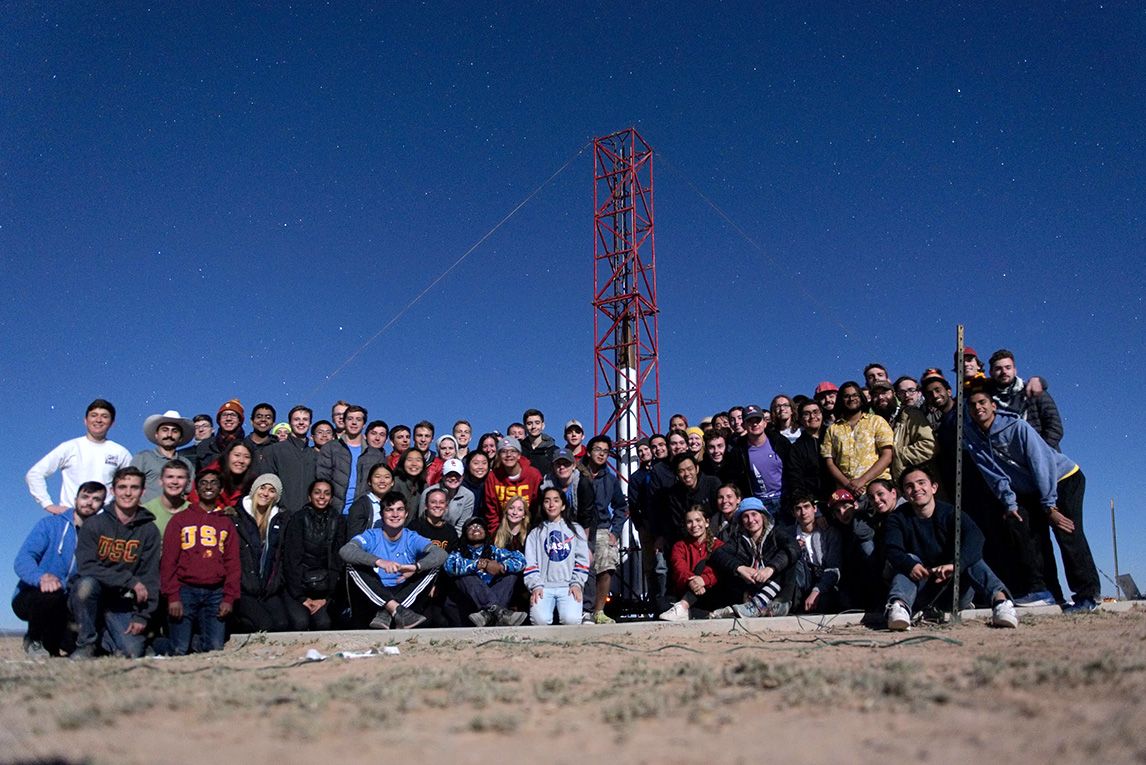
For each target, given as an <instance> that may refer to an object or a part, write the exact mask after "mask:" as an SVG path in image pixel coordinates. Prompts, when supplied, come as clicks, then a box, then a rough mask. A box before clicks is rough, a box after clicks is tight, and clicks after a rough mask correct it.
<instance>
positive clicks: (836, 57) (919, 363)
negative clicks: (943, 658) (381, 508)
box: [0, 3, 1146, 623]
mask: <svg viewBox="0 0 1146 765" xmlns="http://www.w3.org/2000/svg"><path fill="white" fill-rule="evenodd" d="M0 13H2V14H3V18H2V21H3V23H0V51H3V52H2V53H0V89H2V90H0V93H2V96H0V147H2V150H0V178H2V183H0V274H2V276H3V283H4V285H5V287H6V289H7V297H6V299H5V300H4V301H3V307H2V309H0V325H2V326H3V333H2V334H0V352H2V354H3V359H4V360H5V363H4V364H3V365H2V366H0V381H2V382H0V384H2V386H3V387H2V389H3V391H4V392H5V398H6V400H7V401H8V403H9V405H10V407H11V408H12V415H11V416H10V417H9V421H8V424H9V429H8V432H7V434H6V436H7V437H6V438H5V439H4V442H3V445H0V497H2V498H3V500H4V507H5V512H6V513H7V516H8V517H9V519H10V528H11V533H10V534H9V535H7V538H6V540H5V541H4V542H0V559H3V560H6V561H10V560H11V558H12V557H13V555H14V552H15V549H16V546H17V545H18V543H19V540H20V538H22V536H23V534H24V533H25V532H26V530H27V529H28V528H30V526H31V524H32V523H33V522H34V521H35V520H36V518H37V517H38V513H39V512H40V511H39V510H38V508H37V507H36V505H35V504H34V503H33V502H32V501H31V499H30V498H29V497H28V495H27V492H26V491H25V489H24V487H23V474H24V472H25V471H26V470H27V468H28V467H29V466H30V465H31V464H32V462H34V461H35V460H36V459H38V458H39V456H40V455H42V454H43V453H44V452H46V451H47V450H48V449H50V448H51V447H52V446H54V445H55V444H56V443H58V442H59V441H61V440H63V439H65V438H67V437H71V436H74V435H79V434H80V433H82V425H81V418H82V414H83V409H84V406H85V405H86V404H87V402H88V401H89V400H91V399H92V398H94V397H96V396H104V397H107V398H110V399H111V400H113V401H114V402H115V403H116V404H117V406H118V407H119V409H120V420H119V422H118V423H117V426H116V428H115V429H114V430H113V431H112V436H113V438H115V439H116V440H118V441H120V442H121V443H123V444H124V445H126V446H127V447H128V448H129V449H131V450H132V451H136V450H138V449H141V448H143V447H144V446H145V442H144V440H143V437H142V433H141V431H140V426H141V423H142V420H143V418H144V417H145V416H146V415H147V414H150V413H154V412H159V411H163V410H165V409H168V408H177V409H179V410H181V411H182V412H184V413H185V414H191V413H194V412H197V411H211V412H213V411H214V410H215V409H216V408H217V407H218V405H219V404H220V403H221V402H222V401H224V400H226V399H228V398H231V397H233V396H236V395H238V396H239V397H240V398H241V399H242V400H243V402H244V403H245V404H247V405H248V407H249V406H250V405H253V404H254V403H255V402H256V401H258V400H262V399H267V400H269V401H271V402H272V403H274V404H275V405H276V406H278V407H279V409H280V411H282V412H285V411H286V409H288V408H289V407H290V406H291V405H292V404H294V403H297V402H300V401H302V402H306V403H309V404H311V405H312V406H314V407H315V408H316V409H322V410H324V411H328V410H329V404H330V403H331V402H332V401H333V400H335V399H336V398H347V399H350V400H354V401H357V402H361V403H364V404H366V405H367V406H368V408H369V409H370V410H371V415H372V416H381V417H383V418H384V419H386V420H388V421H389V422H390V423H392V424H393V423H396V422H406V423H410V422H412V421H414V420H416V419H420V418H422V417H428V418H430V419H433V420H435V421H436V422H438V423H439V424H440V425H442V426H447V427H448V425H449V423H452V422H453V420H454V419H456V418H457V417H460V416H467V417H469V418H470V419H471V420H473V422H474V424H475V428H477V429H478V430H479V431H480V430H485V429H490V428H493V427H499V428H504V426H505V425H506V424H507V423H508V422H509V421H510V420H512V419H516V418H517V417H519V416H520V413H521V410H522V409H523V408H525V407H526V406H531V405H537V406H539V407H540V408H542V409H543V410H545V411H546V413H547V414H548V416H549V428H550V430H560V423H562V422H564V420H565V419H567V418H569V417H571V416H576V417H578V418H579V419H582V420H591V419H592V366H591V364H592V342H593V339H592V312H591V308H590V304H589V302H590V300H591V291H592V176H591V172H592V170H591V151H589V150H586V151H584V152H583V153H581V154H580V155H577V152H578V150H579V149H581V148H582V147H583V146H584V145H585V143H586V141H588V140H589V139H591V138H592V137H593V136H595V135H603V134H605V133H609V132H612V131H614V130H618V129H621V128H624V127H627V126H630V125H636V126H637V127H638V128H639V129H640V130H641V132H642V134H643V135H644V137H645V138H646V139H647V140H648V141H649V143H650V144H652V145H653V146H654V147H655V149H656V150H657V152H658V154H659V156H658V158H657V160H656V165H655V167H656V170H655V173H656V211H657V254H658V275H659V280H660V281H659V284H660V305H661V309H662V316H661V323H660V326H661V334H662V337H661V364H662V371H661V374H662V380H661V382H662V390H663V399H664V402H665V404H664V406H665V411H664V415H665V419H666V420H667V415H668V413H669V412H671V411H676V410H680V411H684V412H686V413H688V414H689V415H690V416H692V417H695V418H699V416H701V415H703V414H707V413H711V412H712V411H714V410H716V409H718V408H724V407H726V406H728V405H730V404H732V403H748V402H752V401H756V402H761V403H766V402H767V401H768V400H769V399H770V398H771V397H772V395H774V394H775V393H779V392H785V393H788V394H793V393H797V392H804V393H810V392H811V389H812V387H813V386H814V385H815V383H816V382H818V381H819V380H821V379H832V380H835V381H836V382H840V381H842V380H844V379H848V378H856V377H858V376H859V375H860V371H861V369H862V367H863V366H864V364H866V363H867V362H869V361H872V360H877V359H878V360H881V361H883V362H884V363H886V364H887V366H888V367H889V369H890V370H891V372H892V374H893V376H895V375H898V374H902V373H911V374H916V375H918V374H919V373H920V372H921V371H922V370H923V369H924V368H925V367H927V366H931V365H942V366H944V367H947V366H949V359H950V358H951V352H952V349H953V345H954V336H955V325H956V324H957V323H959V322H962V323H964V324H965V325H966V326H967V340H968V343H969V344H971V345H973V346H975V347H977V348H978V349H979V350H980V351H982V352H983V354H984V355H987V354H989V353H990V352H991V351H992V350H994V349H995V348H997V347H1000V346H1006V347H1009V348H1011V349H1013V350H1014V351H1015V352H1016V354H1017V356H1018V366H1019V371H1020V374H1028V373H1032V372H1037V373H1041V374H1043V375H1044V376H1046V377H1048V378H1049V379H1050V381H1051V391H1052V393H1053V394H1054V395H1055V397H1056V399H1057V400H1058V402H1059V405H1060V408H1061V409H1062V410H1063V413H1064V418H1065V421H1066V438H1065V439H1064V441H1063V449H1064V451H1065V452H1066V453H1067V454H1069V455H1071V456H1072V457H1074V458H1075V459H1076V460H1078V461H1079V462H1080V463H1081V464H1082V466H1083V469H1084V470H1085V471H1086V473H1087V475H1088V484H1089V487H1088V488H1089V491H1088V497H1089V502H1088V506H1087V512H1088V521H1087V530H1088V533H1089V535H1090V537H1091V539H1092V544H1093V547H1094V548H1095V552H1096V557H1097V558H1098V562H1099V565H1100V567H1101V568H1103V569H1104V570H1105V571H1107V572H1112V567H1113V565H1112V556H1111V551H1110V544H1109V517H1108V516H1109V513H1108V510H1107V503H1108V500H1109V498H1110V497H1111V496H1114V497H1117V498H1118V501H1119V506H1120V507H1121V508H1122V511H1123V514H1122V515H1121V516H1120V519H1119V520H1120V534H1121V537H1122V539H1121V540H1120V541H1121V548H1122V549H1121V554H1122V564H1123V568H1131V569H1132V570H1133V569H1134V568H1135V567H1141V565H1142V563H1143V562H1144V561H1146V542H1144V541H1143V540H1144V539H1146V535H1144V532H1146V524H1144V523H1143V522H1142V521H1141V520H1140V519H1139V517H1138V513H1137V505H1138V504H1140V503H1139V500H1138V498H1139V497H1140V496H1141V495H1142V494H1143V491H1144V489H1146V486H1144V481H1143V480H1142V478H1141V475H1142V470H1141V467H1140V465H1141V461H1142V458H1141V456H1140V454H1139V449H1140V447H1136V446H1134V444H1136V443H1137V437H1134V438H1132V434H1135V433H1140V432H1142V430H1143V426H1144V425H1146V422H1144V421H1143V420H1144V418H1143V416H1142V414H1141V408H1140V407H1137V406H1134V405H1133V403H1132V397H1133V394H1132V393H1131V394H1129V395H1128V392H1127V391H1126V386H1127V383H1132V382H1133V381H1137V380H1140V379H1142V378H1143V377H1144V376H1146V363H1144V362H1143V360H1142V356H1141V354H1142V348H1143V339H1144V337H1143V335H1144V332H1143V320H1142V311H1143V305H1142V295H1141V293H1142V287H1143V284H1144V283H1146V279H1144V273H1143V272H1144V268H1143V261H1142V254H1143V242H1144V240H1146V237H1144V234H1146V226H1144V225H1143V220H1142V213H1141V208H1142V201H1143V194H1142V178H1143V170H1144V168H1143V160H1144V158H1146V146H1144V142H1143V141H1144V139H1143V135H1144V133H1143V130H1142V124H1143V121H1144V120H1143V117H1144V116H1146V114H1144V112H1146V109H1144V107H1143V102H1142V98H1141V92H1142V89H1143V84H1144V77H1143V75H1144V74H1146V66H1144V61H1143V52H1142V49H1143V46H1142V44H1141V42H1142V40H1143V39H1144V35H1143V33H1144V31H1146V10H1144V9H1143V7H1142V6H1141V5H1138V4H1133V3H1121V4H1102V5H1098V4H1093V3H1069V4H1068V3H1034V4H1029V5H1026V6H1019V5H1014V4H1005V5H1003V6H984V5H982V4H978V3H972V4H966V5H955V4H949V3H933V4H932V3H911V4H906V3H882V4H878V5H869V4H863V5H859V4H837V5H818V6H816V7H814V8H812V7H809V6H808V5H807V4H802V3H801V4H797V3H793V4H783V5H780V4H762V3H723V4H704V5H693V4H655V5H654V4H649V5H627V6H625V7H624V8H621V7H615V6H612V5H606V4H595V5H590V4H557V3H537V4H533V3H517V4H512V5H509V4H502V5H499V6H497V7H482V6H479V5H477V4H468V3H442V4H421V5H414V4H409V3H395V4H392V5H384V6H367V5H363V6H357V7H352V6H350V5H349V4H344V3H332V4H330V5H329V6H318V5H311V4H303V5H301V6H299V7H288V6H286V5H285V4H282V3H267V4H264V5H248V4H242V5H239V6H237V7H235V6H226V7H222V6H203V5H200V4H170V5H167V6H163V7H151V8H148V6H146V5H143V4H123V5H119V6H116V7H114V8H109V7H107V6H106V5H104V4H96V3H90V4H75V3H41V4H33V3H18V4H10V5H9V6H8V7H6V8H5V9H4V11H2V12H0ZM571 157H575V159H574V160H573V162H572V163H571V164H570V165H569V166H568V167H567V168H566V169H565V170H564V172H562V173H560V174H559V175H558V176H557V178H556V179H554V180H553V182H551V183H550V184H548V185H547V186H546V187H545V188H544V189H543V190H542V191H541V192H540V193H539V194H538V195H537V196H536V197H534V198H533V199H532V200H531V201H530V202H529V203H528V204H527V205H525V206H524V207H523V208H522V209H521V211H520V212H519V213H517V214H516V215H515V216H514V217H513V218H512V219H511V220H510V221H508V222H507V223H506V224H505V225H504V226H503V227H501V228H500V229H499V230H498V231H497V232H495V233H494V234H493V235H492V236H491V237H490V238H489V239H488V240H487V241H486V242H485V243H484V244H482V245H481V246H480V247H478V248H477V249H475V250H474V252H473V253H472V254H471V255H470V256H469V257H468V258H467V259H466V260H465V261H464V262H463V263H462V264H461V265H460V266H459V267H458V268H457V269H456V270H455V271H453V272H452V273H451V274H450V275H449V276H448V277H446V278H445V279H444V280H442V282H441V283H440V284H438V285H437V286H436V287H435V288H434V289H432V290H430V291H429V292H428V293H427V294H426V296H425V297H424V298H423V299H422V300H421V301H420V302H419V303H418V304H417V305H416V306H415V307H414V308H413V309H412V310H411V311H409V312H408V313H407V314H405V315H404V316H403V317H402V318H401V319H399V320H398V321H397V322H395V323H394V324H393V326H392V327H391V328H390V329H388V330H387V331H386V332H384V333H383V334H382V335H381V336H380V337H379V338H378V340H377V342H375V343H373V344H371V345H370V346H368V347H367V348H366V349H365V350H364V351H363V352H362V354H361V355H360V356H358V357H357V358H356V359H355V360H354V361H353V362H351V363H350V364H348V365H346V366H345V368H344V369H343V371H342V372H341V373H340V374H338V375H337V376H336V377H334V378H333V379H331V380H329V381H327V380H326V377H327V375H329V374H330V373H331V372H332V371H333V370H335V369H337V368H339V367H340V365H342V363H343V362H344V361H345V360H346V359H347V358H348V357H349V356H350V355H351V354H352V353H353V352H354V351H356V350H358V349H359V348H361V347H362V344H363V343H364V342H366V340H367V339H368V338H370V337H371V336H373V335H374V334H375V333H376V332H378V330H379V329H380V328H382V327H383V326H385V325H386V324H387V322H389V321H390V320H391V319H392V318H393V317H394V316H395V315H396V314H398V312H399V311H400V310H401V309H402V308H403V307H404V306H405V305H406V304H407V303H408V302H409V301H410V300H411V299H412V298H413V297H414V296H416V295H418V294H419V293H420V292H421V291H422V290H423V289H425V287H426V286H427V285H428V284H429V283H430V282H431V281H432V280H433V279H434V278H436V277H437V276H438V275H439V274H441V273H442V271H444V270H445V269H446V268H447V267H448V266H449V264H451V263H453V262H454V261H455V260H457V258H458V257H459V256H461V255H462V253H464V252H465V251H466V250H467V249H469V248H470V247H471V245H473V244H474V243H475V242H476V241H477V240H478V239H479V238H480V237H482V236H483V235H484V234H486V233H487V232H488V231H489V230H490V229H491V228H492V227H493V226H494V225H495V224H496V223H497V222H498V221H499V220H501V219H502V218H503V217H504V216H505V215H506V214H507V213H508V212H509V211H510V210H512V209H513V208H514V207H515V206H516V205H517V204H518V203H519V202H521V201H522V200H523V199H524V198H525V197H526V196H527V195H528V194H529V193H530V192H531V191H533V190H534V189H536V188H537V187H538V186H539V185H540V184H541V183H542V182H543V181H544V180H545V179H546V178H548V177H549V176H550V175H551V174H552V173H553V172H554V171H556V170H557V169H558V168H560V167H561V166H562V165H563V164H564V163H565V162H566V161H567V160H569V159H570V158H571ZM698 192H699V194H698ZM700 194H703V195H704V197H706V198H707V199H708V200H711V201H712V203H713V204H715V205H716V206H717V207H719V208H720V210H722V211H723V212H724V213H725V214H726V215H727V216H728V217H729V218H730V219H731V220H732V221H734V222H735V224H736V226H738V227H739V228H740V229H742V230H743V231H744V232H745V233H746V234H747V235H748V236H750V237H751V238H752V240H753V241H754V242H755V243H757V244H758V247H754V246H753V245H752V244H750V243H749V242H748V241H746V240H745V239H744V238H743V237H742V236H741V235H740V234H739V233H738V232H737V231H736V230H735V229H734V228H732V227H731V226H729V225H728V224H727V223H726V222H725V220H723V219H722V218H721V217H720V215H718V214H717V213H716V211H714V209H713V208H712V207H711V206H709V204H708V203H707V202H706V201H705V199H703V198H702V197H701V196H700ZM53 488H54V487H53ZM1137 573H1138V578H1139V580H1140V581H1141V580H1143V579H1146V571H1144V570H1141V569H1140V568H1139V570H1138V571H1137ZM13 585H14V577H13V575H12V573H11V570H10V568H9V567H8V564H5V567H4V570H3V572H2V574H0V587H3V588H7V589H10V588H11V586H13ZM1112 591H1113V588H1112V587H1110V586H1108V583H1107V592H1108V593H1109V592H1112ZM13 618H14V617H12V616H11V615H10V614H9V615H7V616H6V617H0V621H4V620H5V619H7V620H8V621H7V622H5V623H11V620H12V619H13Z"/></svg>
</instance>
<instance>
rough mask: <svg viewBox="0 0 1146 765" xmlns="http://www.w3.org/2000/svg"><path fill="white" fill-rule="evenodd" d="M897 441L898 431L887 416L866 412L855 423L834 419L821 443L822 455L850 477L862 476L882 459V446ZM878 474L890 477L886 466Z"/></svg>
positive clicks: (892, 444)
mask: <svg viewBox="0 0 1146 765" xmlns="http://www.w3.org/2000/svg"><path fill="white" fill-rule="evenodd" d="M894 445H895V434H894V433H893V432H892V431H891V426H890V425H888V424H887V420H885V419H883V418H882V417H880V416H879V415H878V414H872V413H871V412H864V413H863V414H861V415H860V418H859V420H858V421H857V422H856V424H855V426H854V427H853V426H852V425H849V424H848V423H847V422H833V423H832V424H831V425H830V426H829V427H828V434H827V435H826V436H825V437H824V443H823V445H822V446H820V456H821V457H823V458H824V459H831V460H832V461H833V462H835V463H836V467H837V468H839V469H840V472H841V473H843V474H844V475H846V476H847V477H848V478H859V477H860V476H861V475H863V474H864V471H866V470H867V469H868V468H870V467H871V466H872V465H874V464H875V463H876V460H878V459H879V450H880V449H882V448H884V447H885V446H892V447H894ZM876 478H888V479H890V478H891V471H890V470H887V469H885V470H884V471H883V472H882V473H880V474H879V475H878V476H876Z"/></svg>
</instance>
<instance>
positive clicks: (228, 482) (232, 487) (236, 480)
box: [219, 441, 282, 499]
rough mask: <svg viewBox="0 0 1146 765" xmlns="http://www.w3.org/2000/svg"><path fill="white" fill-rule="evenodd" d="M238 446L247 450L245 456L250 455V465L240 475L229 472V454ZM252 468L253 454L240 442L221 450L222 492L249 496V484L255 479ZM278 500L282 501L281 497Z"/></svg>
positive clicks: (220, 474) (253, 462) (220, 473)
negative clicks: (236, 492)
mask: <svg viewBox="0 0 1146 765" xmlns="http://www.w3.org/2000/svg"><path fill="white" fill-rule="evenodd" d="M240 446H241V447H243V448H244V449H246V450H247V454H249V455H251V461H250V464H248V465H247V469H246V470H245V471H244V472H243V473H242V475H239V474H237V473H232V472H231V452H233V451H235V450H236V449H238V448H239V447H240ZM254 466H255V452H254V450H253V449H251V447H249V446H247V445H246V444H245V443H243V442H242V441H235V442H233V443H232V444H231V445H230V446H228V447H227V448H226V449H225V450H223V453H222V454H221V455H220V456H219V483H220V484H221V485H222V488H223V491H225V492H228V493H230V492H234V491H236V490H238V491H239V493H240V495H241V496H246V495H247V494H249V493H250V492H251V482H252V481H254V480H255V478H256V477H257V476H256V475H255V473H254V471H253V470H252V469H251V468H253V467H254ZM279 499H282V497H279Z"/></svg>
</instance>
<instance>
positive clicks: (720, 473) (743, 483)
mask: <svg viewBox="0 0 1146 765" xmlns="http://www.w3.org/2000/svg"><path fill="white" fill-rule="evenodd" d="M700 472H702V473H704V474H705V475H710V476H712V477H714V478H716V479H717V480H719V481H720V485H721V486H723V485H724V484H726V483H730V484H733V485H735V486H736V488H738V489H740V496H742V497H747V496H750V495H751V494H752V480H751V479H750V478H749V477H748V463H747V462H745V452H744V451H743V450H741V449H737V448H735V447H732V446H730V447H729V448H728V451H727V452H725V454H724V460H723V461H722V462H721V463H720V464H719V465H718V464H716V463H715V462H713V461H712V460H711V459H709V458H708V457H705V458H704V461H703V462H701V463H700Z"/></svg>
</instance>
